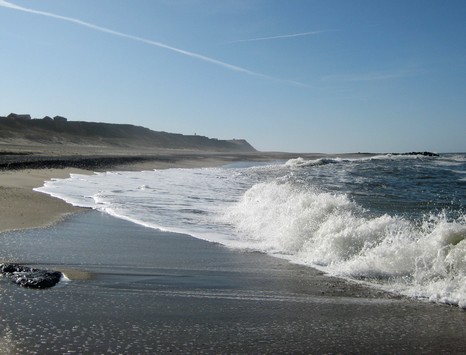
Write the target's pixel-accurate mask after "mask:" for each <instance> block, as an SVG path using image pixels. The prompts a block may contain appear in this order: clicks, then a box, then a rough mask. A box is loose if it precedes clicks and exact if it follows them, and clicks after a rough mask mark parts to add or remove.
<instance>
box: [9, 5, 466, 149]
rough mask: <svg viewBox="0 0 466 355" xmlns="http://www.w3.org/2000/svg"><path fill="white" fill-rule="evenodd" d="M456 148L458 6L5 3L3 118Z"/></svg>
mask: <svg viewBox="0 0 466 355" xmlns="http://www.w3.org/2000/svg"><path fill="white" fill-rule="evenodd" d="M10 112H15V113H29V114H31V115H32V116H33V117H37V118H41V117H44V116H46V115H48V116H52V117H53V116H56V115H60V116H64V117H67V118H68V119H69V120H72V121H95V122H109V123H131V124H135V125H139V126H144V127H148V128H150V129H153V130H156V131H166V132H173V133H182V134H198V135H204V136H208V137H212V138H219V139H233V138H236V139H239V138H243V139H246V140H248V142H249V143H251V144H252V145H253V146H254V147H255V148H256V149H258V150H262V151H286V152H322V153H343V152H381V153H382V152H406V151H434V152H465V151H466V1H464V0H137V1H135V0H98V1H96V0H34V1H32V0H11V1H10V0H8V1H5V0H0V116H3V115H5V116H6V115H8V114H9V113H10Z"/></svg>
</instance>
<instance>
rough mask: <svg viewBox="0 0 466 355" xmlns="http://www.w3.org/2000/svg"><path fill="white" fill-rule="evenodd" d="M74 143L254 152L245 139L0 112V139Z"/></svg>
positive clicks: (39, 142) (35, 142)
mask: <svg viewBox="0 0 466 355" xmlns="http://www.w3.org/2000/svg"><path fill="white" fill-rule="evenodd" d="M17 141H21V142H23V143H30V144H75V145H86V146H110V147H118V148H152V147H153V148H166V149H195V150H209V151H220V152H225V151H232V152H254V151H256V150H255V149H254V148H253V147H252V146H251V145H250V144H249V143H248V142H247V141H246V140H243V139H233V140H218V139H215V138H208V137H204V136H198V135H182V134H175V133H167V132H157V131H152V130H150V129H148V128H144V127H140V126H134V125H130V124H111V123H97V122H78V121H68V120H67V119H66V118H65V117H61V116H55V117H54V118H51V117H49V116H46V117H44V118H41V119H32V118H31V116H30V115H23V114H10V115H8V116H6V117H2V116H0V142H5V143H8V142H17Z"/></svg>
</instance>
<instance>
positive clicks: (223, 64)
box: [0, 0, 306, 86]
mask: <svg viewBox="0 0 466 355" xmlns="http://www.w3.org/2000/svg"><path fill="white" fill-rule="evenodd" d="M0 7H4V8H9V9H12V10H17V11H22V12H27V13H30V14H35V15H41V16H46V17H50V18H54V19H57V20H62V21H67V22H71V23H74V24H76V25H79V26H83V27H87V28H90V29H92V30H95V31H100V32H104V33H107V34H110V35H113V36H118V37H122V38H126V39H129V40H133V41H137V42H142V43H145V44H148V45H151V46H156V47H160V48H164V49H167V50H169V51H172V52H176V53H178V54H182V55H185V56H188V57H191V58H195V59H198V60H201V61H204V62H207V63H210V64H214V65H217V66H220V67H223V68H225V69H228V70H232V71H235V72H239V73H243V74H248V75H252V76H256V77H261V78H264V79H268V80H273V81H279V82H283V83H288V84H293V85H298V86H306V85H305V84H303V83H299V82H297V81H293V80H286V79H279V78H275V77H272V76H269V75H266V74H262V73H258V72H255V71H252V70H249V69H246V68H243V67H239V66H237V65H233V64H229V63H226V62H223V61H220V60H217V59H214V58H210V57H207V56H204V55H202V54H198V53H194V52H191V51H187V50H185V49H181V48H177V47H173V46H170V45H167V44H164V43H162V42H157V41H153V40H149V39H146V38H142V37H137V36H133V35H130V34H127V33H123V32H118V31H114V30H111V29H109V28H105V27H101V26H98V25H94V24H92V23H89V22H85V21H82V20H79V19H76V18H73V17H67V16H61V15H57V14H53V13H51V12H45V11H40V10H34V9H31V8H26V7H22V6H18V5H15V4H13V3H11V2H8V1H5V0H0Z"/></svg>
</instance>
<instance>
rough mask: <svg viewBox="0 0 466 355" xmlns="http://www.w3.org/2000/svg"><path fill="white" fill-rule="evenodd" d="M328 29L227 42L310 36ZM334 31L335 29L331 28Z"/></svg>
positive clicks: (237, 41)
mask: <svg viewBox="0 0 466 355" xmlns="http://www.w3.org/2000/svg"><path fill="white" fill-rule="evenodd" d="M329 31H330V30H326V31H312V32H301V33H291V34H287V35H280V36H271V37H257V38H248V39H238V40H236V41H231V42H228V43H239V42H255V41H268V40H272V39H282V38H291V37H302V36H312V35H318V34H321V33H325V32H329ZM333 31H335V30H333Z"/></svg>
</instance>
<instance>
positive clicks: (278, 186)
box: [36, 153, 466, 308]
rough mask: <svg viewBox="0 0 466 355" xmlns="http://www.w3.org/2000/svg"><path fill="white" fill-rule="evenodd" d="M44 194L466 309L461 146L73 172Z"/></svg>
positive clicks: (465, 176) (465, 167)
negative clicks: (433, 151)
mask: <svg viewBox="0 0 466 355" xmlns="http://www.w3.org/2000/svg"><path fill="white" fill-rule="evenodd" d="M36 190H37V191H40V192H43V193H47V194H50V195H52V196H55V197H58V198H61V199H63V200H65V201H67V202H68V203H71V204H73V205H75V206H81V207H88V208H92V209H96V210H99V211H102V212H105V213H107V214H109V215H112V216H115V217H118V218H121V219H125V220H128V221H131V222H134V223H137V224H140V225H143V226H146V227H150V228H155V229H160V230H163V231H167V232H176V233H183V234H188V235H190V236H192V237H194V238H199V239H203V240H207V241H209V242H213V243H219V244H222V245H224V246H226V247H228V248H234V249H240V250H244V251H254V252H262V253H266V254H269V255H272V256H275V257H278V258H281V259H286V260H288V261H289V262H291V263H297V264H301V265H305V266H309V267H312V268H316V269H318V270H321V271H323V272H324V273H326V274H328V275H331V276H334V277H339V278H344V279H346V280H351V281H353V282H357V283H363V284H366V285H368V286H370V287H375V288H379V289H382V290H385V291H388V292H392V293H395V294H399V295H404V296H408V297H412V298H415V299H421V300H429V301H433V302H439V303H446V304H454V305H457V306H459V307H461V308H466V240H465V239H466V211H465V207H466V154H463V153H462V154H441V155H440V156H438V157H431V156H423V155H379V156H370V157H368V156H359V157H356V158H352V159H347V158H323V159H317V160H305V159H302V158H296V159H292V160H289V161H274V162H269V163H262V162H261V163H257V162H241V163H234V164H229V165H225V166H222V167H216V168H195V169H164V170H153V171H141V172H125V171H116V172H106V173H95V174H94V175H79V174H72V175H71V176H70V178H68V179H54V180H52V181H47V182H45V184H44V186H43V187H40V188H37V189H36ZM174 235H175V234H174ZM131 237H135V238H137V236H129V237H128V238H131Z"/></svg>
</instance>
